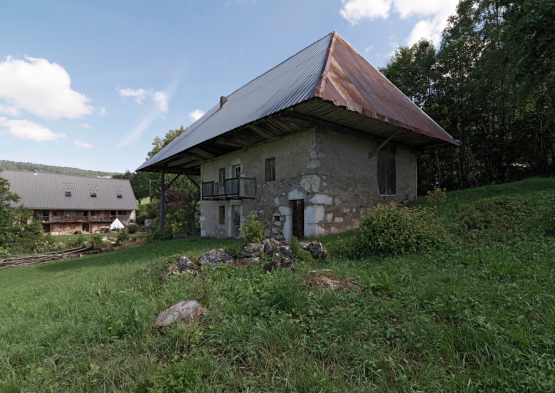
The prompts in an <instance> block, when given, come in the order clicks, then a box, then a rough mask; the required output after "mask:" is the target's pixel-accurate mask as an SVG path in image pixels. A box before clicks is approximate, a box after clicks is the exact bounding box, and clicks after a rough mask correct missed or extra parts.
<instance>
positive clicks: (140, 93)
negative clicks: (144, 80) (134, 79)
mask: <svg viewBox="0 0 555 393" xmlns="http://www.w3.org/2000/svg"><path fill="white" fill-rule="evenodd" d="M116 90H117V92H118V93H119V95H120V96H122V97H132V98H133V99H134V100H135V102H136V103H137V104H139V105H142V104H143V101H144V100H145V99H146V98H147V97H148V98H150V99H151V100H152V102H154V103H155V104H156V105H157V106H158V110H159V111H160V112H162V113H166V112H167V111H168V109H169V108H168V94H167V93H166V92H165V91H164V90H160V91H154V90H153V89H150V90H145V89H130V88H125V89H116Z"/></svg>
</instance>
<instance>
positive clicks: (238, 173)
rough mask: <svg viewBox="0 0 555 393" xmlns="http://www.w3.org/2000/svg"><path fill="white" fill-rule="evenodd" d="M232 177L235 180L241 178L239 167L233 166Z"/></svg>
mask: <svg viewBox="0 0 555 393" xmlns="http://www.w3.org/2000/svg"><path fill="white" fill-rule="evenodd" d="M233 176H234V177H235V178H237V179H238V178H240V177H241V165H235V166H234V167H233Z"/></svg>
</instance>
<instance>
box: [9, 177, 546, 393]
mask: <svg viewBox="0 0 555 393" xmlns="http://www.w3.org/2000/svg"><path fill="white" fill-rule="evenodd" d="M496 195H506V196H509V197H510V198H514V199H515V200H518V201H519V202H518V203H519V204H520V203H525V202H526V201H529V202H530V203H532V202H534V201H536V202H538V203H542V201H545V200H549V199H548V198H553V197H555V181H554V180H553V179H548V180H541V179H533V180H529V181H525V182H521V183H516V184H512V185H503V186H494V187H486V188H482V189H474V190H466V191H460V192H454V193H451V194H449V196H448V200H447V202H446V203H445V204H444V205H442V206H441V207H440V208H439V212H440V214H441V215H442V216H443V217H445V218H446V219H453V220H455V219H456V217H458V216H452V214H453V212H454V211H455V210H457V211H465V210H466V209H470V208H472V207H473V206H476V205H477V200H478V199H482V198H487V197H491V196H496ZM419 202H420V203H423V201H419ZM513 229H514V228H508V229H507V230H508V231H511V230H513ZM350 236H352V234H342V235H339V236H330V237H327V238H324V239H323V242H324V243H325V244H327V245H328V246H329V247H330V248H331V249H339V248H340V247H341V244H342V242H344V241H345V240H346V239H348V238H349V237H350ZM477 239H478V238H477ZM511 239H512V240H511V241H509V242H501V241H491V240H490V239H486V240H485V241H484V240H483V239H478V240H475V241H473V242H466V241H465V242H462V241H459V242H456V243H455V244H454V245H453V246H452V247H451V248H450V249H449V250H443V251H435V252H431V253H423V254H411V255H405V256H389V257H372V258H368V259H364V260H357V261H350V260H347V259H340V258H337V257H336V258H332V259H330V260H328V261H326V262H312V263H305V264H302V263H300V264H297V269H296V271H295V272H290V271H278V272H274V273H271V274H270V273H267V274H265V273H263V269H262V266H260V265H255V266H251V267H244V268H235V267H232V266H226V267H223V268H218V269H217V270H216V272H215V273H212V272H211V271H204V272H203V273H202V274H201V275H200V276H199V277H189V276H179V277H172V278H170V279H167V280H161V279H160V272H161V269H162V268H163V266H165V265H167V264H168V263H170V262H172V261H174V260H176V259H177V257H178V256H179V255H196V256H198V255H200V254H201V253H202V252H204V251H207V250H210V249H213V248H219V247H230V248H236V247H237V245H238V243H237V242H236V241H234V240H221V241H218V240H209V239H197V238H189V239H184V240H172V241H168V242H159V243H149V244H146V245H144V246H141V247H136V248H130V249H126V250H121V251H117V252H113V253H105V254H99V255H92V256H87V257H83V258H80V259H75V260H69V261H60V262H56V263H52V264H49V265H42V266H36V267H29V268H21V269H12V270H3V271H0V299H2V300H1V302H0V320H1V321H2V323H1V324H0V391H2V392H22V391H24V392H32V391H33V392H42V391H53V392H60V391H67V392H77V391H87V392H88V391H95V392H112V391H133V392H182V391H198V392H234V391H241V392H247V391H249V392H251V391H252V392H259V391H267V392H275V391H278V392H332V391H334V392H335V391H337V392H365V391H374V390H376V391H380V392H391V391H394V392H408V391H423V392H429V391H433V392H439V391H441V392H444V391H453V392H475V391H483V392H493V391H497V392H509V391H515V392H553V391H555V312H554V310H555V286H554V284H553V283H554V282H555V241H554V239H553V238H551V237H544V236H529V237H526V236H522V237H518V236H516V235H515V237H512V238H511ZM322 268H325V269H332V270H333V273H332V274H333V276H334V277H335V278H339V279H343V280H346V281H350V282H352V283H356V284H358V285H359V286H361V287H362V288H363V290H362V291H357V290H338V291H331V290H329V289H321V288H317V287H314V286H313V285H311V280H310V277H311V274H310V273H309V270H311V269H322ZM190 299H196V300H198V301H199V302H200V303H201V304H202V305H203V306H205V307H206V308H207V309H208V310H209V313H208V314H207V315H205V316H204V317H203V319H202V320H201V321H200V323H198V324H196V325H193V326H186V325H183V324H176V325H173V326H171V327H170V328H168V329H165V330H157V329H154V328H153V326H152V322H153V321H154V318H155V317H156V315H157V314H158V313H159V312H161V311H162V310H164V309H165V308H167V307H169V306H171V305H173V304H174V303H177V302H179V301H182V300H190Z"/></svg>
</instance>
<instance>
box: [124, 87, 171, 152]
mask: <svg viewBox="0 0 555 393" xmlns="http://www.w3.org/2000/svg"><path fill="white" fill-rule="evenodd" d="M177 86H179V80H178V79H175V80H173V81H172V83H171V84H170V85H169V86H168V87H167V88H166V89H164V90H160V91H157V92H154V91H153V90H152V89H151V90H149V91H148V95H149V96H150V97H151V99H152V100H153V101H154V102H155V103H156V104H157V105H156V106H154V107H153V108H152V109H151V110H150V112H148V113H147V114H146V115H145V117H144V118H143V119H142V120H141V121H140V122H139V123H138V124H137V125H136V126H135V127H133V129H132V130H131V131H129V132H128V133H127V135H125V137H124V138H123V140H122V141H121V144H120V147H123V146H127V145H129V144H130V143H132V142H134V141H135V140H136V139H137V138H139V137H140V136H141V135H142V134H143V133H144V132H145V131H146V130H147V129H148V127H150V125H151V124H152V123H153V122H154V121H155V120H156V119H157V118H158V117H160V116H161V115H162V113H165V112H167V111H168V105H169V102H170V101H171V99H172V97H173V95H174V93H175V91H176V89H177Z"/></svg>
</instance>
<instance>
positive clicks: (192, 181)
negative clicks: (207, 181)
mask: <svg viewBox="0 0 555 393" xmlns="http://www.w3.org/2000/svg"><path fill="white" fill-rule="evenodd" d="M185 176H187V178H189V180H190V181H191V183H193V184H194V185H195V186H197V188H198V189H199V190H200V186H199V185H198V184H197V183H196V182H195V181H194V180H193V179H192V178H191V176H189V174H185Z"/></svg>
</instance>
